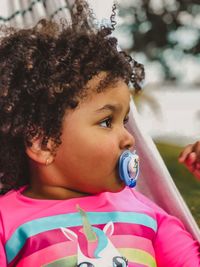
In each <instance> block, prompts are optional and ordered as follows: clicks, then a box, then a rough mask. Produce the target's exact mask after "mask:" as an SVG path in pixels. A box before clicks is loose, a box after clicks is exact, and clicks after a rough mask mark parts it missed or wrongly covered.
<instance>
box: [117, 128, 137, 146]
mask: <svg viewBox="0 0 200 267" xmlns="http://www.w3.org/2000/svg"><path fill="white" fill-rule="evenodd" d="M134 145H135V138H134V137H133V135H132V134H131V133H129V131H128V130H127V129H126V128H124V129H123V132H122V135H121V140H120V149H122V150H125V149H130V148H132V147H133V146H134Z"/></svg>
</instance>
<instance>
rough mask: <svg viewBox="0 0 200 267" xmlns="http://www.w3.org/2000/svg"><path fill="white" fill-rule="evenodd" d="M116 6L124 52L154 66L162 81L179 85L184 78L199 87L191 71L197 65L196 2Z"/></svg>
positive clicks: (137, 0) (199, 21)
mask: <svg viewBox="0 0 200 267" xmlns="http://www.w3.org/2000/svg"><path fill="white" fill-rule="evenodd" d="M119 6H120V8H119V12H118V16H119V18H120V19H119V24H118V32H119V34H120V39H121V44H120V45H121V46H122V47H123V48H125V49H126V50H127V51H128V52H129V53H133V54H134V55H135V56H136V57H139V58H140V59H141V60H140V61H142V62H143V63H144V64H145V63H146V62H151V64H154V66H155V67H157V69H158V72H159V75H160V76H161V78H162V81H176V82H182V80H183V79H184V80H185V79H186V77H185V75H186V76H187V81H189V82H192V83H195V84H198V85H199V84H200V77H199V75H198V73H199V72H198V70H196V72H195V73H196V74H194V71H193V69H195V68H199V65H200V1H199V0H121V1H119ZM180 63H183V65H180ZM184 65H185V66H184ZM188 65H189V66H188ZM188 67H190V70H191V71H189V73H188V75H187V73H186V72H188ZM191 76H192V77H191Z"/></svg>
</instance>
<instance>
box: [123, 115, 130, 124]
mask: <svg viewBox="0 0 200 267" xmlns="http://www.w3.org/2000/svg"><path fill="white" fill-rule="evenodd" d="M128 121H129V116H127V117H126V118H125V119H124V125H125V126H126V124H127V123H128Z"/></svg>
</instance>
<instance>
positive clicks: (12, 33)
mask: <svg viewBox="0 0 200 267" xmlns="http://www.w3.org/2000/svg"><path fill="white" fill-rule="evenodd" d="M115 9H116V7H115V6H113V10H112V15H111V18H110V22H111V26H100V27H97V25H96V24H95V20H94V16H93V14H92V12H91V10H90V9H89V7H88V4H87V3H86V2H85V1H83V0H77V1H75V4H74V6H73V9H72V10H71V22H70V23H69V22H66V21H62V22H59V23H58V22H55V21H53V20H45V19H43V20H41V21H39V22H38V23H37V25H36V26H35V27H33V28H30V29H14V28H3V29H1V33H3V34H4V35H3V37H1V40H0V179H1V184H2V185H3V188H2V189H1V193H5V192H6V191H8V190H10V189H12V188H18V187H20V186H21V185H24V184H28V183H29V167H28V159H27V156H26V154H25V148H26V146H31V145H32V143H31V140H33V138H35V137H40V138H42V143H41V145H42V147H43V148H44V149H45V148H46V145H47V142H48V140H49V139H51V140H52V141H53V143H54V144H55V147H54V150H56V147H58V146H59V144H60V143H61V140H60V136H61V132H62V120H63V116H64V114H65V111H66V110H67V109H75V108H76V107H77V106H78V104H79V101H80V99H81V98H82V97H84V96H86V95H87V86H86V85H87V83H88V81H89V80H90V79H91V78H92V77H93V76H94V75H97V74H98V73H99V72H101V71H105V72H106V73H107V75H106V77H105V78H104V80H103V81H102V82H101V83H100V85H99V86H98V88H97V89H96V90H97V91H98V92H101V91H102V90H104V89H105V88H106V87H107V85H109V84H110V83H111V82H115V81H116V80H117V79H119V78H121V79H123V80H124V81H125V82H126V83H127V84H128V83H132V84H133V86H134V88H135V89H136V90H139V89H140V83H141V81H142V79H143V76H144V70H143V66H142V65H140V64H138V63H137V62H136V61H134V60H133V59H132V58H131V57H130V56H128V55H127V54H126V53H125V52H122V51H118V49H117V40H116V38H114V37H112V36H111V33H112V31H113V30H114V26H115ZM1 36H2V35H1Z"/></svg>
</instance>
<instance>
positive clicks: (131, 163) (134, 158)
mask: <svg viewBox="0 0 200 267" xmlns="http://www.w3.org/2000/svg"><path fill="white" fill-rule="evenodd" d="M138 174H139V156H138V155H137V154H136V151H134V152H133V153H132V152H131V151H129V150H125V151H124V152H123V153H122V154H121V156H120V158H119V176H120V178H121V180H122V181H123V182H124V183H125V184H126V185H127V186H129V187H134V186H136V182H137V178H138Z"/></svg>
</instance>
